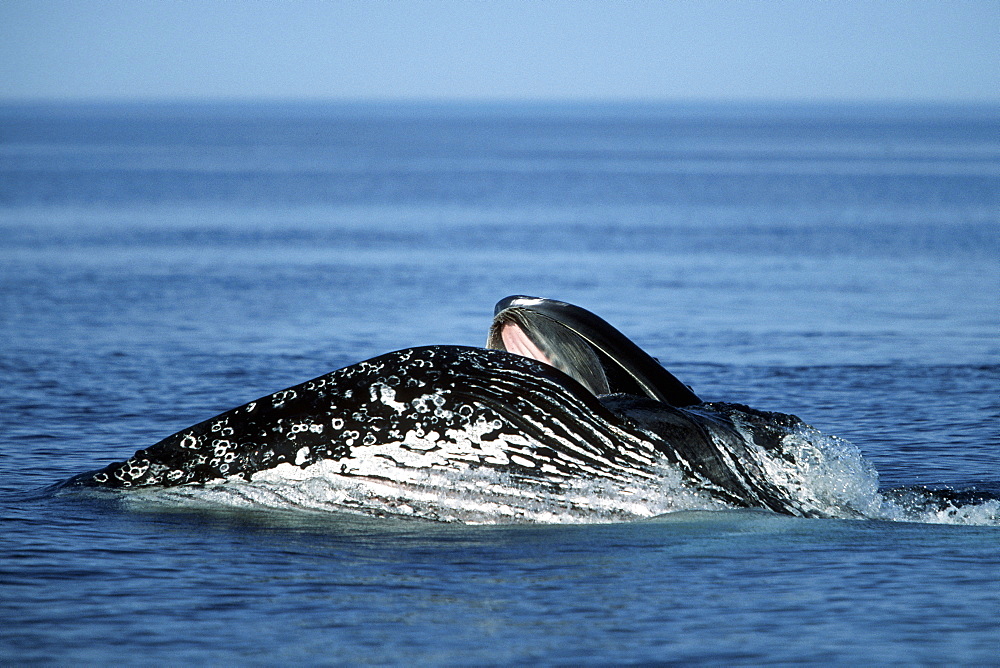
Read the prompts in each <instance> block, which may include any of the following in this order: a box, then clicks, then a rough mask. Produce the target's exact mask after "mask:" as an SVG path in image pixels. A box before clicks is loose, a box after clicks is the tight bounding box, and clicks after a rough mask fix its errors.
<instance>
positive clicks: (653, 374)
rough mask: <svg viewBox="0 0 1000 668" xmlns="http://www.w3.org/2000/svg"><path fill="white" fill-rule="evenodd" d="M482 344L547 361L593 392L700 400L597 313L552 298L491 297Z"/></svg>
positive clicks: (676, 402) (681, 402) (674, 402)
mask: <svg viewBox="0 0 1000 668" xmlns="http://www.w3.org/2000/svg"><path fill="white" fill-rule="evenodd" d="M486 347H487V348H493V349H497V350H507V351H508V352H513V353H517V354H520V355H524V356H525V357H531V358H532V359H536V360H538V361H541V362H545V363H547V364H550V365H551V366H554V367H556V368H557V369H559V370H561V371H563V372H564V373H566V374H567V375H569V376H571V377H573V378H574V379H576V380H577V381H579V382H580V383H582V384H583V385H584V386H585V387H586V388H587V389H588V390H590V391H591V392H592V393H594V394H595V395H601V394H610V393H618V392H623V393H626V394H635V395H639V396H648V397H650V398H652V399H655V400H657V401H660V402H663V403H665V404H669V405H671V406H678V407H683V406H690V405H694V404H698V403H701V399H700V398H699V397H698V396H697V395H696V394H695V393H694V392H693V391H692V390H691V389H690V388H689V387H688V386H686V385H684V384H683V383H682V382H681V381H679V380H678V379H677V378H675V377H674V376H673V374H671V373H670V372H669V371H667V370H666V369H664V368H663V367H662V366H661V365H660V364H659V362H658V361H657V360H655V359H654V358H652V357H650V356H649V355H648V354H647V353H646V352H645V351H643V350H642V349H641V348H639V347H638V346H637V345H635V343H633V342H632V341H631V340H629V339H628V338H627V337H626V336H625V335H624V334H622V333H621V332H619V331H618V330H617V329H615V328H614V327H612V326H611V325H610V324H608V323H607V322H606V321H604V320H603V319H602V318H600V317H598V316H597V315H595V314H593V313H591V312H590V311H587V310H586V309H583V308H581V307H579V306H575V305H573V304H569V303H567V302H562V301H558V300H555V299H543V298H538V297H528V296H525V295H512V296H510V297H505V298H504V299H501V300H500V301H499V302H497V305H496V307H495V308H494V317H493V323H492V324H491V326H490V331H489V334H488V336H487V339H486Z"/></svg>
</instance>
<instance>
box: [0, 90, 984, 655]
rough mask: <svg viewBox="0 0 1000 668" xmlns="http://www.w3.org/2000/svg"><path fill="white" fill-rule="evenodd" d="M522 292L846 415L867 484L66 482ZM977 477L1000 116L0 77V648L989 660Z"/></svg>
mask: <svg viewBox="0 0 1000 668" xmlns="http://www.w3.org/2000/svg"><path fill="white" fill-rule="evenodd" d="M510 294H528V295H535V296H543V297H551V298H556V299H562V300H566V301H569V302H572V303H575V304H578V305H580V306H583V307H585V308H587V309H590V310H592V311H594V312H596V313H598V314H599V315H601V316H602V317H604V318H605V319H606V320H608V321H609V322H611V323H612V324H614V325H615V326H616V327H618V329H620V330H622V331H623V332H624V333H626V334H627V335H628V336H630V337H631V338H632V339H633V340H634V341H636V342H637V343H638V344H639V345H640V346H642V347H643V348H644V349H646V350H647V351H648V352H650V353H651V354H653V355H654V356H656V357H657V358H658V359H659V360H660V361H661V362H662V363H663V364H664V365H665V366H666V367H667V368H669V369H670V370H671V371H672V372H673V373H674V374H675V375H677V376H678V377H679V378H681V379H682V380H683V381H684V382H685V383H688V384H690V385H691V386H692V387H693V388H694V389H695V391H696V392H697V393H698V394H699V395H700V396H701V397H702V398H704V399H706V400H711V401H733V402H740V403H745V404H748V405H750V406H753V407H755V408H759V409H763V410H771V411H780V412H786V413H793V414H795V415H798V416H799V417H801V418H802V419H803V420H805V421H806V422H807V423H809V424H810V425H812V426H813V427H814V428H816V429H817V430H819V431H820V432H822V434H824V435H829V436H830V437H838V438H839V439H844V440H845V441H846V442H847V443H846V444H844V445H843V447H845V448H850V449H852V450H853V451H855V452H858V453H860V455H861V456H863V458H864V461H866V462H868V463H869V464H870V465H871V466H873V467H874V469H875V470H877V472H878V479H877V490H870V491H869V492H867V494H868V498H867V499H866V501H868V502H869V505H870V507H871V508H872V512H871V513H869V516H868V517H867V518H865V519H852V520H844V519H800V518H791V517H785V516H781V515H777V514H774V513H770V512H763V511H752V510H738V509H718V508H714V509H710V508H698V507H695V506H690V505H689V506H686V507H678V508H676V509H674V510H672V511H668V512H663V513H659V514H654V515H652V516H650V517H646V518H641V519H637V520H634V521H621V522H609V521H607V519H606V518H605V517H594V518H592V521H589V520H588V518H586V517H584V518H580V517H572V518H570V517H566V518H564V519H565V521H560V517H559V515H558V512H556V513H555V515H554V516H553V517H554V519H553V520H552V521H548V522H529V523H524V522H522V523H511V522H510V521H507V520H504V518H502V517H498V518H495V521H489V518H485V521H480V522H478V523H476V524H470V523H461V522H456V523H442V522H431V521H425V520H403V519H388V518H378V517H369V516H365V515H362V514H351V513H347V512H340V511H338V510H337V509H336V508H331V507H328V504H324V502H323V500H322V499H314V500H313V501H314V502H313V503H310V502H308V501H309V500H308V499H306V500H305V502H303V500H302V499H301V498H300V499H299V501H298V502H295V503H291V502H289V503H285V504H282V503H274V502H272V501H270V500H268V499H266V498H265V497H264V496H260V497H255V496H254V495H253V494H246V493H245V494H243V495H241V499H242V500H243V501H242V502H241V503H239V504H236V503H231V502H224V501H220V500H218V499H217V498H216V497H214V496H212V495H211V494H209V493H208V492H210V491H211V490H204V492H205V493H204V494H203V493H202V492H201V491H199V489H193V490H191V491H190V493H189V494H177V495H172V496H171V495H167V496H160V497H158V498H152V497H149V496H148V495H147V496H144V495H142V494H137V493H127V492H126V493H123V494H118V493H116V494H105V495H94V494H87V493H83V492H80V491H73V490H70V489H64V488H59V486H58V485H59V483H60V482H62V481H64V480H66V479H67V478H69V477H70V476H72V475H75V474H78V473H81V472H84V471H89V470H93V469H97V468H100V467H103V466H104V465H106V464H108V463H110V462H112V461H117V460H122V459H125V458H127V457H128V456H130V455H131V454H132V453H133V452H134V451H135V450H137V449H139V448H143V447H146V446H148V445H151V444H152V443H155V442H156V441H159V440H160V439H161V438H163V437H165V436H167V435H169V434H172V433H174V432H176V431H178V430H180V429H183V428H185V427H187V426H189V425H191V424H194V423H196V422H200V421H202V420H204V419H207V418H209V417H211V416H213V415H215V414H216V413H219V412H221V411H223V410H226V409H229V408H232V407H234V406H237V405H239V404H242V403H245V402H247V401H251V400H253V399H256V398H258V397H260V396H263V395H267V394H270V393H272V392H274V391H277V390H279V389H282V388H284V387H287V386H290V385H293V384H297V383H300V382H302V381H305V380H308V379H310V378H313V377H315V376H318V375H320V374H323V373H326V372H328V371H331V370H333V369H337V368H340V367H343V366H346V365H349V364H353V363H355V362H358V361H361V360H364V359H367V358H370V357H373V356H375V355H378V354H381V353H384V352H387V351H390V350H396V349H399V348H405V347H410V346H416V345H426V344H438V343H450V344H463V345H482V344H483V342H484V340H485V336H486V330H487V327H488V325H489V322H490V319H491V317H492V309H493V305H494V303H495V302H496V301H497V300H499V299H501V298H503V297H505V296H507V295H510ZM837 442H838V443H842V442H841V441H837ZM837 482H838V481H836V480H834V481H833V483H837ZM929 490H931V491H929ZM932 491H933V493H932ZM303 495H305V496H308V490H306V491H304V492H303ZM932 498H933V499H937V501H934V502H930V501H928V499H932ZM998 498H1000V108H996V107H961V106H951V107H945V106H936V107H921V106H902V105H896V106H874V105H872V106H857V105H855V106H848V105H842V106H835V105H834V106H787V105H786V106H767V105H722V104H720V105H654V104H642V105H624V104H622V105H610V104H609V105H569V104H564V105H528V104H521V105H516V104H511V105H499V104H498V105H473V104H464V105H462V104H452V105H449V104H400V105H388V104H382V105H376V104H360V103H359V104H339V105H322V104H299V105H293V104H286V105H281V104H250V103H241V104H213V105H209V104H203V105H197V104H181V103H177V104H166V103H164V104H156V105H100V104H76V105H61V106H60V105H8V106H3V107H0V620H2V621H0V664H4V665H8V664H9V665H21V664H49V665H56V664H58V665H69V664H88V665H98V664H117V665H182V664H189V663H193V664H218V665H232V664H246V665H279V664H281V665H284V664H292V663H300V664H308V665H324V664H329V665H354V664H396V665H399V664H413V663H417V664H430V665H512V664H526V663H530V664H540V665H578V664H580V665H583V664H588V665H610V664H617V665H621V664H635V663H641V664H649V663H657V664H682V665H689V664H694V665H699V664H702V665H704V664H711V665H761V664H787V663H807V664H810V663H811V664H824V665H827V664H835V665H858V664H866V665H871V664H883V665H884V664H906V665H941V664H947V665H1000V502H998V500H997V499H998ZM941 499H944V500H941ZM556 511H558V509H556ZM480 519H481V520H482V519H483V518H480Z"/></svg>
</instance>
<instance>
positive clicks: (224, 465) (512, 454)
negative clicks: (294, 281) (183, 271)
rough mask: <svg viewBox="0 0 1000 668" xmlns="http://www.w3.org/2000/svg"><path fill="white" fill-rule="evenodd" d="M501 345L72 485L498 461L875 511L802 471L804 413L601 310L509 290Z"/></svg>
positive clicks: (387, 366) (470, 468)
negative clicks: (825, 490)
mask: <svg viewBox="0 0 1000 668" xmlns="http://www.w3.org/2000/svg"><path fill="white" fill-rule="evenodd" d="M486 344H487V345H486V347H485V348H477V347H468V346H456V345H432V346H423V347H416V348H407V349H404V350H398V351H395V352H390V353H386V354H383V355H380V356H378V357H374V358H372V359H369V360H365V361H362V362H359V363H357V364H353V365H351V366H348V367H345V368H342V369H339V370H337V371H333V372H331V373H327V374H325V375H322V376H319V377H317V378H313V379H312V380H309V381H306V382H304V383H301V384H299V385H295V386H293V387H289V388H287V389H283V390H281V391H279V392H275V393H274V394H271V395H269V396H266V397H262V398H260V399H257V400H254V401H251V402H249V403H246V404H244V405H242V406H238V407H236V408H233V409H231V410H228V411H226V412H224V413H221V414H220V415H217V416H215V417H212V418H210V419H208V420H205V421H203V422H200V423H198V424H195V425H193V426H191V427H189V428H187V429H183V430H181V431H179V432H177V433H176V434H173V435H171V436H168V437H167V438H165V439H163V440H162V441H160V442H158V443H156V444H154V445H151V446H149V447H147V448H144V449H141V450H139V451H137V452H136V453H135V454H134V455H132V456H131V457H129V458H128V459H127V460H125V461H121V462H116V463H113V464H110V465H108V466H106V467H104V468H102V469H100V470H98V471H93V472H89V473H84V474H81V475H78V476H76V477H75V478H73V479H71V480H70V481H69V483H70V484H71V485H75V486H99V487H110V488H132V489H134V488H144V487H154V486H156V487H171V486H179V485H188V486H191V485H205V484H209V483H215V482H219V483H221V484H226V482H230V481H246V482H253V481H255V480H257V479H258V478H260V477H261V476H265V475H267V474H269V473H273V472H274V471H277V470H292V471H308V470H310V469H311V468H312V467H317V468H319V467H320V465H322V468H323V471H324V475H328V476H335V477H338V478H341V479H344V480H358V481H381V482H384V483H387V484H392V485H395V486H396V487H397V488H401V487H405V486H406V485H408V484H416V482H415V481H418V480H419V479H420V476H421V475H424V474H426V473H427V472H436V473H441V474H443V475H447V476H450V479H451V480H455V481H464V482H465V483H466V484H467V485H468V486H472V487H475V486H477V485H479V486H480V487H481V488H482V490H481V492H482V493H483V494H487V495H488V494H489V493H490V491H489V490H490V489H491V487H490V485H489V484H488V482H487V483H484V482H482V481H483V480H485V478H484V477H483V476H484V474H490V475H493V476H501V477H502V478H503V480H504V481H505V484H506V485H508V487H509V488H516V489H519V490H525V493H529V492H532V491H534V492H538V491H540V490H541V491H544V492H545V493H546V494H547V495H548V496H547V498H550V499H553V498H559V493H560V491H564V490H568V489H572V488H574V485H577V484H578V483H579V482H580V481H594V482H598V483H608V484H618V485H620V486H623V488H624V486H627V485H628V484H631V483H633V482H635V481H640V482H641V481H655V480H656V479H657V477H658V476H662V475H663V472H664V471H665V470H669V471H672V472H674V473H676V474H678V475H679V476H680V478H681V479H682V481H683V484H684V485H685V486H686V487H687V488H689V489H691V490H694V491H696V492H697V493H698V494H702V495H704V496H706V497H709V498H711V499H713V500H716V501H718V502H720V503H722V504H725V505H726V506H733V507H743V508H758V509H765V510H771V511H774V512H778V513H784V514H789V515H797V516H857V515H859V514H860V513H859V511H856V510H855V509H853V508H851V507H850V503H843V502H841V501H842V500H837V499H834V500H833V501H831V500H830V499H829V498H826V497H824V496H823V494H822V493H819V492H814V491H811V490H810V488H809V485H807V484H804V483H803V476H804V475H806V474H807V473H808V472H809V471H811V470H815V469H816V461H815V460H816V458H817V456H820V455H818V454H817V453H820V451H821V449H817V448H816V447H811V446H810V440H809V438H810V437H809V435H810V434H811V433H814V432H812V431H811V428H810V427H808V426H807V425H805V424H804V423H803V422H802V421H801V420H799V419H798V418H797V417H794V416H791V415H785V414H781V413H773V412H766V411H759V410H755V409H752V408H749V407H747V406H744V405H741V404H736V403H722V402H706V401H703V400H702V399H701V398H700V397H699V396H698V395H696V394H695V392H694V391H693V390H692V389H691V388H689V387H688V386H687V385H685V384H684V383H682V382H681V381H680V380H678V379H677V378H676V377H675V376H674V375H673V374H671V373H670V372H669V371H668V370H667V369H666V368H664V367H663V366H662V365H661V364H660V363H659V362H658V361H657V360H655V359H654V358H652V357H651V356H650V355H648V354H647V353H646V352H645V351H643V350H642V349H641V348H639V347H638V346H637V345H636V344H635V343H633V342H632V341H630V340H629V339H628V338H627V337H626V336H625V335H624V334H622V333H621V332H619V331H618V330H617V329H615V328H614V327H613V326H611V325H610V324H609V323H607V322H606V321H604V320H603V319H601V318H600V317H598V316H596V315H595V314H593V313H591V312H590V311H587V310H586V309H583V308H581V307H579V306H575V305H572V304H568V303H566V302H561V301H557V300H552V299H541V298H534V297H526V296H521V295H516V296H511V297H507V298H505V299H503V300H501V301H500V302H499V303H498V304H497V305H496V309H495V312H494V318H493V321H492V323H491V326H490V329H489V333H488V337H487V342H486ZM494 479H495V478H494ZM361 510H362V511H364V508H361Z"/></svg>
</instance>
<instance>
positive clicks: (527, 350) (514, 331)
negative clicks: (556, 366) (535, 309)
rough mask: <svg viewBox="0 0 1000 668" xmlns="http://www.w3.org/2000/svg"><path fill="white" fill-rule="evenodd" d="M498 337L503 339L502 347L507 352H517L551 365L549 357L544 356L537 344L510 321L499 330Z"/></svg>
mask: <svg viewBox="0 0 1000 668" xmlns="http://www.w3.org/2000/svg"><path fill="white" fill-rule="evenodd" d="M500 337H501V338H502V339H503V345H504V348H506V349H507V351H508V352H512V353H517V354H518V355H523V356H524V357H530V358H531V359H533V360H538V361H539V362H545V363H546V364H548V365H550V366H553V365H552V362H551V361H549V358H548V357H546V356H545V353H543V352H542V351H541V350H540V349H539V348H538V346H536V345H535V344H534V342H532V340H531V339H529V338H528V335H527V334H525V333H524V332H523V331H521V328H520V327H518V326H517V325H515V324H514V323H512V322H508V323H506V324H505V325H504V326H503V329H502V330H500Z"/></svg>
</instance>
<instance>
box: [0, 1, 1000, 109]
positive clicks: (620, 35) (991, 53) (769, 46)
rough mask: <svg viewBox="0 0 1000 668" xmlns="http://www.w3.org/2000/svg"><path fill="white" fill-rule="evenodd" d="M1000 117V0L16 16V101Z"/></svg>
mask: <svg viewBox="0 0 1000 668" xmlns="http://www.w3.org/2000/svg"><path fill="white" fill-rule="evenodd" d="M173 98H180V99H202V98H206V99H231V98H266V99H306V100H313V99H334V100H341V99H376V100H382V99H388V100H396V99H404V100H406V99H434V100H447V99H474V100H481V99H485V100H492V99H496V100H566V99H569V100H606V99H611V100H620V99H639V100H694V101H698V100H794V101H831V100H848V101H850V100H857V101H878V100H911V101H942V102H953V101H963V102H964V101H972V102H988V103H998V102H1000V0H951V1H945V0H940V1H926V0H867V1H864V2H853V1H847V0H795V1H786V0H773V1H764V0H760V1H757V0H731V1H699V0H687V1H680V0H679V1H672V0H664V1H662V2H646V1H641V0H632V1H624V0H623V1H618V2H612V1H610V0H606V1H590V0H573V1H565V0H370V1H357V0H329V1H319V0H310V1H301V2H297V1H294V0H283V1H272V0H256V1H251V0H247V1H245V2H237V1H235V0H226V1H221V0H170V1H167V0H128V1H125V2H119V1H115V0H105V1H96V0H76V1H71V0H0V99H3V100H19V99H74V100H75V99H104V100H125V99H140V100H145V99H173Z"/></svg>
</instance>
